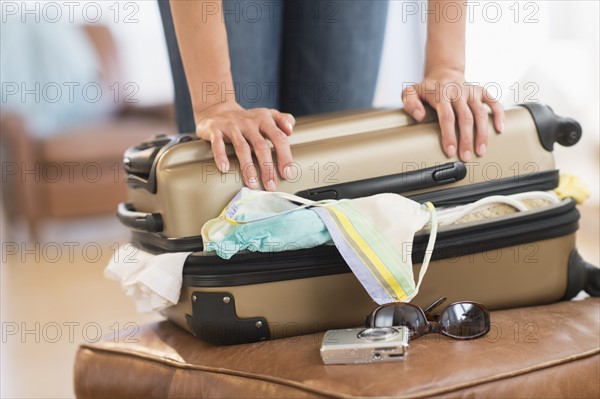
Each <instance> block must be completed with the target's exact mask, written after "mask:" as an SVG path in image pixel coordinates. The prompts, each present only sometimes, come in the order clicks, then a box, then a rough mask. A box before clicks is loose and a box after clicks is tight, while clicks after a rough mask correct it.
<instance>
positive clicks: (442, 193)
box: [407, 170, 559, 206]
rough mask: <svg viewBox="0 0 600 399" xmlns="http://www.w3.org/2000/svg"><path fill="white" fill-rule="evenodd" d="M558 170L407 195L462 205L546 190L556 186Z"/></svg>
mask: <svg viewBox="0 0 600 399" xmlns="http://www.w3.org/2000/svg"><path fill="white" fill-rule="evenodd" d="M558 182H559V171H558V170H550V171H545V172H539V173H536V174H532V175H529V176H519V177H509V178H504V179H500V180H494V181H487V182H483V183H477V184H472V185H470V186H462V187H452V188H447V189H443V190H438V191H433V192H428V193H421V194H415V195H407V197H408V198H410V199H412V200H413V201H417V202H420V203H425V202H432V203H433V204H434V205H435V206H447V205H462V204H468V203H470V202H475V201H477V200H480V199H482V198H484V197H488V196H491V195H510V194H517V193H524V192H527V191H547V190H553V189H555V188H556V187H558Z"/></svg>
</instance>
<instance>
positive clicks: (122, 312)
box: [0, 207, 600, 398]
mask: <svg viewBox="0 0 600 399" xmlns="http://www.w3.org/2000/svg"><path fill="white" fill-rule="evenodd" d="M581 213H582V218H581V229H580V232H579V234H578V245H579V249H580V252H581V254H582V255H583V256H584V258H585V259H586V260H588V261H590V262H592V263H594V264H596V265H598V264H599V263H600V252H599V248H598V242H599V236H600V234H599V231H600V226H599V219H600V209H599V208H598V207H583V208H581ZM106 223H108V225H107V224H106ZM95 226H96V227H95ZM112 227H114V226H112ZM112 227H111V222H105V221H102V222H94V223H91V224H89V223H88V224H87V227H86V228H84V229H83V230H86V231H85V232H81V229H78V228H75V229H73V228H70V227H68V226H67V227H64V226H63V227H62V230H61V228H59V229H58V230H55V231H54V232H50V233H48V234H50V237H52V236H53V235H54V236H60V235H62V236H63V237H64V236H68V235H69V234H71V235H74V237H71V238H69V239H70V240H72V241H70V242H75V243H77V244H78V245H75V244H66V243H65V242H63V241H60V242H59V241H58V240H57V241H56V242H54V243H53V242H50V241H48V240H47V242H46V243H45V244H39V245H38V246H37V247H36V246H35V245H34V244H28V245H26V246H25V244H21V242H18V241H15V243H17V242H18V246H20V248H19V249H18V254H15V255H11V254H10V253H12V252H14V251H13V250H14V248H12V247H9V246H7V241H6V240H4V239H3V244H4V246H3V249H2V252H3V254H2V256H3V264H2V267H1V276H0V278H1V283H2V285H1V295H2V298H1V306H2V308H1V311H2V313H1V316H2V342H1V348H0V353H1V355H2V356H1V357H2V363H1V365H0V370H1V380H0V386H1V397H3V398H8V397H10V398H17V397H28V398H32V397H53V398H65V397H71V396H73V389H72V372H73V370H72V369H73V358H74V355H75V351H76V349H77V346H78V344H79V343H82V342H85V341H90V342H93V341H94V340H96V339H98V337H99V336H100V335H109V336H113V334H114V333H115V331H116V330H118V329H122V328H125V327H128V328H130V329H133V328H135V326H137V325H141V324H143V323H147V322H150V321H152V320H156V319H158V318H159V316H157V315H140V314H137V313H136V312H135V310H134V307H133V304H132V302H130V300H129V299H128V298H126V297H125V295H124V294H123V293H122V292H121V290H120V288H119V287H118V285H117V284H116V283H115V282H113V281H108V280H106V279H105V278H104V277H103V275H102V271H103V268H104V266H105V264H106V262H107V261H108V259H109V258H110V257H111V256H112V255H113V253H114V249H115V248H116V246H115V245H117V244H118V243H119V242H126V241H127V236H126V234H124V232H123V231H122V230H119V229H118V228H114V230H111V228H112ZM90 229H91V230H92V231H91V232H90V231H89V230H90ZM73 232H74V233H73ZM4 233H6V231H5V232H4ZM5 235H6V234H5ZM94 236H96V237H98V236H99V237H100V239H97V240H94V239H92V238H93V237H94ZM9 240H10V239H9ZM64 241H67V242H69V241H68V240H64ZM8 243H9V244H10V243H11V241H8ZM69 247H72V248H73V250H72V254H70V253H69ZM97 249H100V251H97ZM59 250H60V251H62V253H61V254H59V255H57V254H58V251H59ZM130 331H131V330H130ZM108 383H109V382H108Z"/></svg>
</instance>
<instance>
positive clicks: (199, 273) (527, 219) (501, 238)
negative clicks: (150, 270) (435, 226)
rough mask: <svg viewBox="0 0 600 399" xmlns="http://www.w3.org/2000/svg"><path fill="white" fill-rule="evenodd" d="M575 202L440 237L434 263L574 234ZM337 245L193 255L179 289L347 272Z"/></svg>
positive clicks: (423, 242)
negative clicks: (227, 255)
mask: <svg viewBox="0 0 600 399" xmlns="http://www.w3.org/2000/svg"><path fill="white" fill-rule="evenodd" d="M575 205H576V204H575V201H572V200H569V201H566V202H565V203H564V204H563V205H561V206H558V207H556V208H552V209H548V210H546V211H540V212H535V213H532V214H530V215H523V216H521V217H517V218H506V219H504V220H498V221H495V222H490V223H484V224H482V225H480V226H467V227H464V228H458V229H452V230H448V231H445V232H440V233H438V238H437V242H436V246H435V249H434V251H433V254H432V260H440V259H450V258H455V257H459V256H465V255H469V254H474V253H479V252H483V251H489V250H494V249H500V248H506V247H510V246H513V245H519V244H526V243H532V242H536V241H540V240H546V239H550V238H556V237H562V236H565V235H568V234H571V233H574V232H576V231H577V229H578V227H579V223H578V221H579V211H578V210H577V208H576V207H575ZM428 238H429V235H427V234H424V235H420V236H417V237H415V240H414V242H413V249H412V260H413V263H420V262H422V260H423V257H424V255H425V248H426V246H427V240H428ZM350 272H351V271H350V269H349V267H348V265H347V264H346V262H345V261H344V259H343V258H342V256H341V255H340V253H339V252H338V250H337V248H336V247H335V246H328V245H325V246H319V247H315V248H309V249H300V250H296V251H285V252H269V253H261V252H244V253H239V254H236V255H234V256H233V257H232V258H231V259H229V260H225V259H222V258H220V257H218V256H217V255H215V254H206V253H196V254H192V255H191V256H189V257H188V259H187V260H186V263H185V266H184V269H183V285H184V286H188V287H230V286H240V285H250V284H261V283H268V282H276V281H285V280H293V279H301V278H311V277H320V276H327V275H333V274H343V273H350Z"/></svg>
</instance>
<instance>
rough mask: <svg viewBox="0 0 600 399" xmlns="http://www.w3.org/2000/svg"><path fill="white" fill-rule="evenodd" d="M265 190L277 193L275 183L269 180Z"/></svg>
mask: <svg viewBox="0 0 600 399" xmlns="http://www.w3.org/2000/svg"><path fill="white" fill-rule="evenodd" d="M267 190H269V191H277V187H276V186H275V182H274V181H273V180H269V181H268V182H267Z"/></svg>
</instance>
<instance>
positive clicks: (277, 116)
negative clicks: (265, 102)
mask: <svg viewBox="0 0 600 399" xmlns="http://www.w3.org/2000/svg"><path fill="white" fill-rule="evenodd" d="M269 111H270V112H271V117H272V118H273V120H274V121H275V124H276V125H277V127H278V128H279V129H281V130H282V131H283V132H284V133H285V134H286V135H288V136H291V134H292V132H293V130H294V126H295V125H296V119H295V118H294V116H293V115H292V114H286V113H283V112H279V111H277V110H276V109H271V110H269Z"/></svg>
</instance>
